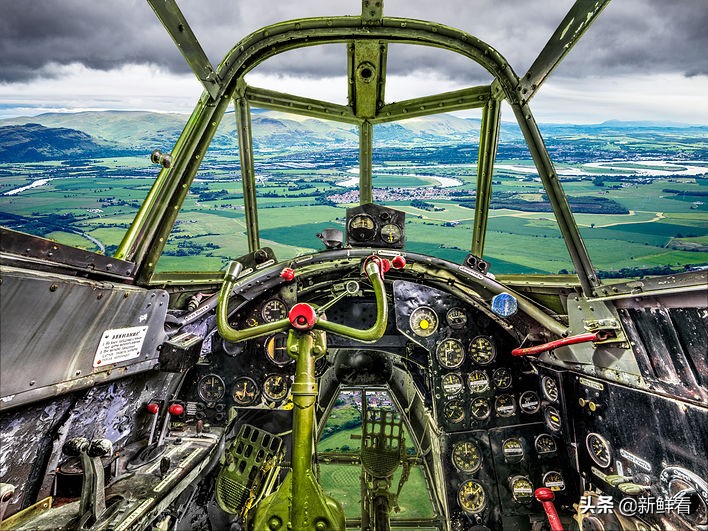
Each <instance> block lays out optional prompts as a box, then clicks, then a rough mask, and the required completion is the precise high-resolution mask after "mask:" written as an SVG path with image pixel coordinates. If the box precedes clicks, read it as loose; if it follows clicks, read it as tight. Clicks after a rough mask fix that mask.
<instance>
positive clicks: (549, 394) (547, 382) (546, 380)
mask: <svg viewBox="0 0 708 531" xmlns="http://www.w3.org/2000/svg"><path fill="white" fill-rule="evenodd" d="M541 390H542V391H543V396H545V397H546V399H547V400H550V401H551V402H558V384H557V383H556V380H555V379H554V378H551V377H550V376H544V377H543V378H541Z"/></svg>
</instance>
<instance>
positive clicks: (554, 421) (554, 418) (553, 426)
mask: <svg viewBox="0 0 708 531" xmlns="http://www.w3.org/2000/svg"><path fill="white" fill-rule="evenodd" d="M543 419H544V420H545V421H546V426H548V429H549V430H551V431H552V432H555V433H558V432H559V431H561V427H562V424H561V416H560V413H558V410H557V409H556V408H554V407H553V406H548V407H546V408H545V409H544V410H543Z"/></svg>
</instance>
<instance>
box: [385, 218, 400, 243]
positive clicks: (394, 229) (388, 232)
mask: <svg viewBox="0 0 708 531" xmlns="http://www.w3.org/2000/svg"><path fill="white" fill-rule="evenodd" d="M401 236H402V234H401V228H400V227H399V226H398V225H394V224H393V223H387V224H386V225H384V226H383V227H381V239H382V240H383V241H385V242H386V243H398V242H400V241H401Z"/></svg>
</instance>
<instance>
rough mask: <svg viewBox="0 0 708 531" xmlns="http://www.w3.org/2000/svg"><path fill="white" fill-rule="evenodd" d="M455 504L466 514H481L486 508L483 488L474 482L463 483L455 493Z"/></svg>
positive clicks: (485, 496)
mask: <svg viewBox="0 0 708 531" xmlns="http://www.w3.org/2000/svg"><path fill="white" fill-rule="evenodd" d="M457 502H458V503H459V504H460V507H462V510H463V511H465V512H466V513H468V514H478V513H481V512H482V511H483V510H484V508H485V507H486V506H487V495H486V494H485V492H484V487H482V485H480V484H479V483H477V482H476V481H473V480H471V479H470V480H469V481H465V482H464V483H463V484H462V485H460V488H459V490H458V491H457Z"/></svg>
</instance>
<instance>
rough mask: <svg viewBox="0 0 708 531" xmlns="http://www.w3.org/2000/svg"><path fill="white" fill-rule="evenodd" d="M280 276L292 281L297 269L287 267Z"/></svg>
mask: <svg viewBox="0 0 708 531" xmlns="http://www.w3.org/2000/svg"><path fill="white" fill-rule="evenodd" d="M280 278H282V279H283V280H285V281H287V282H290V281H291V280H292V279H294V278H295V271H293V270H292V269H291V268H289V267H286V268H285V269H283V270H282V271H281V272H280Z"/></svg>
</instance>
